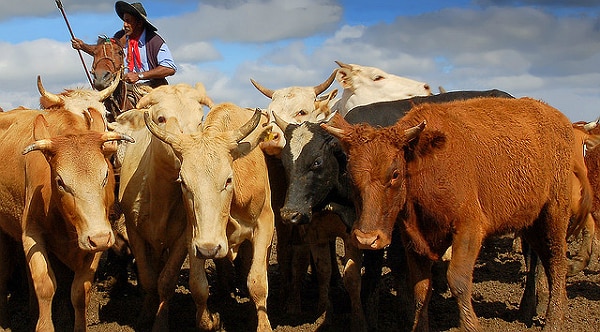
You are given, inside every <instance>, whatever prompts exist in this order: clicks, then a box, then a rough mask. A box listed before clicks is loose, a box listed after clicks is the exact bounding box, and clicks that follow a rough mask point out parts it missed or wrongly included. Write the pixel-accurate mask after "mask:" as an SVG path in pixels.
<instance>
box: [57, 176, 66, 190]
mask: <svg viewBox="0 0 600 332" xmlns="http://www.w3.org/2000/svg"><path fill="white" fill-rule="evenodd" d="M55 181H56V186H57V187H58V189H59V190H61V191H67V186H66V185H65V182H64V181H63V179H62V178H61V177H60V175H57V176H56V179H55Z"/></svg>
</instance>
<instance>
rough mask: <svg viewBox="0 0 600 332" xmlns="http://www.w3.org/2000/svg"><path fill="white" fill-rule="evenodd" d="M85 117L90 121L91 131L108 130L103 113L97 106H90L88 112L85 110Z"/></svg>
mask: <svg viewBox="0 0 600 332" xmlns="http://www.w3.org/2000/svg"><path fill="white" fill-rule="evenodd" d="M85 118H86V120H87V122H88V128H89V129H90V130H91V131H99V132H103V131H106V128H107V126H106V122H105V121H104V118H103V117H102V114H100V112H98V110H96V109H95V108H88V109H87V112H85Z"/></svg>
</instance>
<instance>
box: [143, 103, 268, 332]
mask: <svg viewBox="0 0 600 332" xmlns="http://www.w3.org/2000/svg"><path fill="white" fill-rule="evenodd" d="M266 121H267V118H266V117H263V118H262V121H261V113H260V111H259V110H256V111H255V112H254V116H252V112H251V111H250V110H248V109H243V108H241V107H238V106H236V105H234V104H231V103H222V104H218V105H215V106H214V107H213V108H212V109H211V111H210V112H209V113H208V114H207V116H206V119H205V121H204V123H203V124H202V128H200V130H199V131H198V132H195V133H191V134H184V133H181V132H180V131H178V130H175V131H174V130H172V129H171V130H165V129H162V128H160V127H159V126H158V125H156V124H155V123H154V122H152V121H151V120H149V119H148V116H146V124H147V126H148V128H149V129H150V131H152V133H153V134H154V135H156V136H157V137H159V138H160V139H161V140H163V141H164V142H166V143H168V144H169V145H170V146H171V147H172V148H173V150H174V151H175V154H176V155H177V156H178V158H179V160H180V162H181V171H180V173H179V176H180V181H181V188H182V189H183V197H184V201H185V208H186V211H187V217H188V225H189V229H188V237H189V238H190V239H191V241H190V243H189V247H188V253H189V260H190V289H191V291H192V296H193V298H194V301H195V302H196V310H197V311H196V318H197V324H198V327H199V328H200V329H202V330H214V329H217V328H218V327H219V326H220V321H219V317H218V316H217V315H215V314H211V313H210V312H209V311H208V308H207V300H208V295H209V289H208V281H207V279H206V271H205V269H204V266H205V261H206V260H207V259H222V258H228V259H230V260H232V261H233V260H234V259H235V257H236V256H237V253H238V249H239V247H240V245H241V244H242V243H243V242H245V241H250V243H251V244H252V248H253V250H252V263H251V266H250V271H249V273H248V277H247V286H248V290H249V292H250V297H251V298H252V300H253V301H254V304H255V306H256V310H257V315H258V326H257V328H256V330H257V331H271V323H270V322H269V317H268V315H267V296H268V282H267V267H268V256H269V252H270V247H271V240H272V239H273V233H274V227H275V221H274V218H275V216H274V215H273V209H272V208H271V189H270V186H269V178H268V174H267V165H266V162H265V157H264V155H263V153H262V151H261V150H260V149H258V148H256V147H257V146H258V144H259V142H261V141H262V140H264V138H265V137H266V135H268V132H269V131H270V126H269V127H266V128H263V127H262V126H261V128H259V129H258V130H255V129H256V127H257V126H258V125H259V123H261V122H262V123H263V124H265V123H266ZM255 148H256V149H255Z"/></svg>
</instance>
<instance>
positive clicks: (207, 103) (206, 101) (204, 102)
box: [198, 96, 215, 108]
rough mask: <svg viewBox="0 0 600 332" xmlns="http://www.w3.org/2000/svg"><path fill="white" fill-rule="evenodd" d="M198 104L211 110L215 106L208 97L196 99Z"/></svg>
mask: <svg viewBox="0 0 600 332" xmlns="http://www.w3.org/2000/svg"><path fill="white" fill-rule="evenodd" d="M198 102H199V103H200V104H202V105H205V106H207V107H208V108H212V107H213V106H214V105H215V104H214V103H213V101H212V99H210V98H209V97H208V96H202V97H201V98H200V99H198Z"/></svg>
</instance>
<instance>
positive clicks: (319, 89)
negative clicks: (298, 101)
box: [314, 69, 337, 96]
mask: <svg viewBox="0 0 600 332" xmlns="http://www.w3.org/2000/svg"><path fill="white" fill-rule="evenodd" d="M335 74H337V69H336V70H334V71H333V72H332V73H331V75H329V77H328V78H327V79H326V80H325V82H323V83H321V84H319V85H317V86H315V87H314V89H315V96H318V95H320V94H321V93H323V91H325V90H327V88H328V87H329V86H330V85H331V83H333V80H335Z"/></svg>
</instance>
